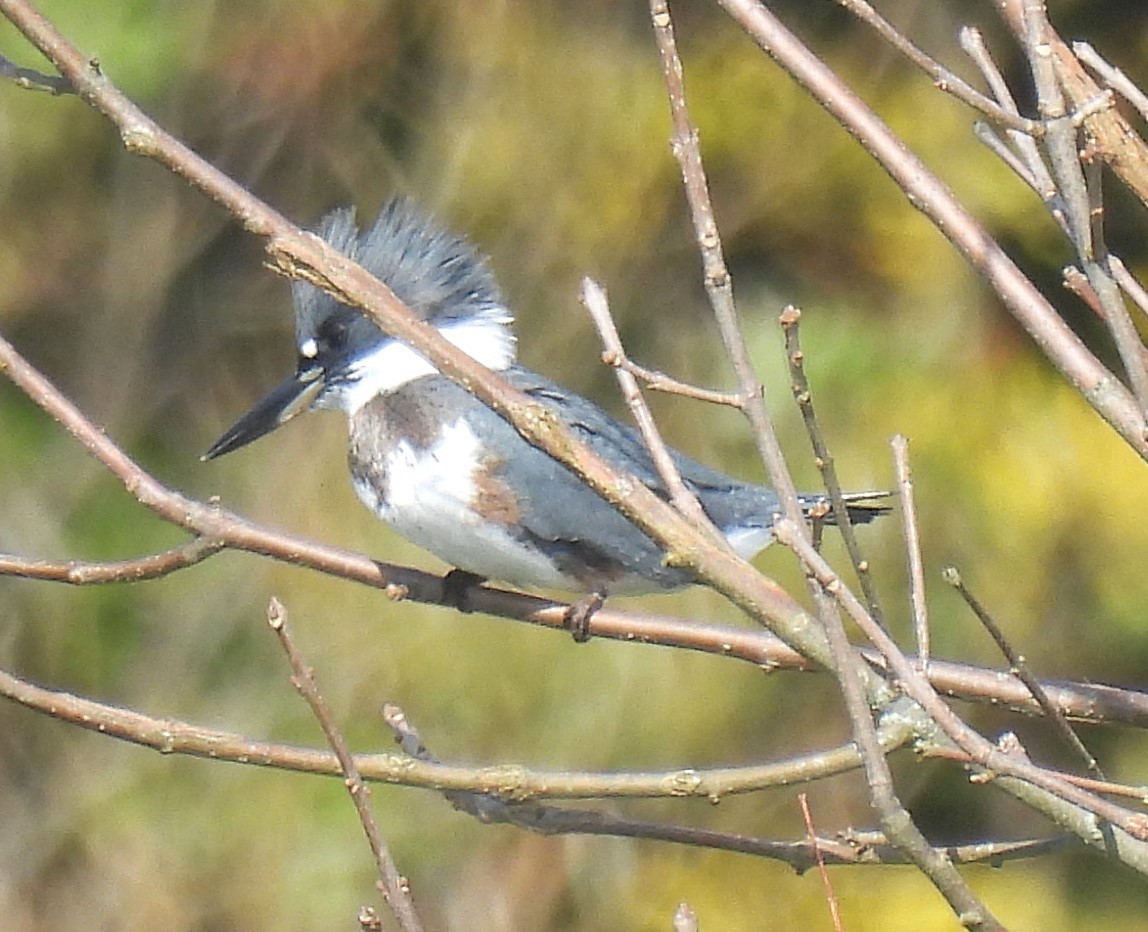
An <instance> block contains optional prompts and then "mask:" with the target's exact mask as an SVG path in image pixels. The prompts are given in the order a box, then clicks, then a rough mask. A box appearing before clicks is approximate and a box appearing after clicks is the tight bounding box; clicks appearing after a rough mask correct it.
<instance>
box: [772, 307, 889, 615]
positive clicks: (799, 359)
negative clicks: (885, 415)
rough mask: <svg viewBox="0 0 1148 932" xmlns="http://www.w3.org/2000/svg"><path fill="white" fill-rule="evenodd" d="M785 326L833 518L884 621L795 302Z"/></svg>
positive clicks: (797, 394)
mask: <svg viewBox="0 0 1148 932" xmlns="http://www.w3.org/2000/svg"><path fill="white" fill-rule="evenodd" d="M779 319H780V322H781V330H782V332H783V333H784V334H785V358H786V359H787V360H788V362H789V377H790V385H791V387H792V389H793V398H794V400H795V401H796V402H797V407H798V410H800V411H801V418H802V420H803V421H804V423H805V432H806V433H807V434H808V435H809V443H810V445H811V446H812V447H813V462H814V463H815V464H816V465H817V469H818V470H819V471H820V473H821V479H822V481H823V482H824V483H825V488H826V490H827V491H828V492H829V501H830V502H831V503H832V506H833V518H834V520H835V521H836V523H837V528H838V530H839V531H840V532H841V538H842V540H844V541H845V549H846V551H847V552H848V554H849V560H850V562H851V563H852V564H853V571H854V572H855V573H856V574H857V579H858V580H859V581H860V583H861V592H862V594H863V595H864V596H865V603H866V605H867V606H868V607H869V612H870V614H872V616H873V617H874V618H875V619H876V620H877V623H878V624H884V616H883V614H882V612H881V604H880V601H879V600H878V597H877V588H876V586H874V585H873V575H872V574H871V573H870V572H869V561H868V560H866V559H865V557H864V555H863V554H862V553H861V545H860V543H858V541H857V534H856V533H855V532H854V530H853V522H852V521H851V520H850V518H849V508H848V507H847V506H846V504H845V497H844V494H843V492H842V488H841V482H840V481H839V480H838V478H837V467H836V466H834V464H833V454H832V453H830V451H829V444H827V443H826V442H825V435H824V434H823V433H822V432H821V424H820V422H819V421H818V419H817V412H816V411H815V410H814V408H813V392H812V390H811V389H810V387H809V379H808V377H807V376H806V374H805V353H804V351H803V350H802V349H801V330H800V327H801V311H800V310H799V309H798V308H796V307H794V306H793V305H792V304H790V305H787V306H786V308H785V310H783V311H782V312H781V317H780V318H779Z"/></svg>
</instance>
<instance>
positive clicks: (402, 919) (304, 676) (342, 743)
mask: <svg viewBox="0 0 1148 932" xmlns="http://www.w3.org/2000/svg"><path fill="white" fill-rule="evenodd" d="M267 624H268V625H270V626H271V630H272V631H274V632H275V634H276V635H277V636H278V638H279V644H280V645H281V646H282V648H283V652H284V653H285V654H286V655H287V660H288V662H289V663H290V664H291V670H292V671H293V676H292V677H291V682H292V684H293V685H294V686H295V688H296V689H297V690H298V691H299V694H300V695H301V696H302V697H303V698H304V699H306V700H307V705H309V706H310V707H311V711H312V712H313V713H314V715H315V718H316V720H317V721H318V722H319V727H320V728H322V729H323V734H324V735H326V737H327V743H328V744H329V745H330V746H331V750H332V751H333V752H334V753H335V759H336V760H337V761H338V762H339V772H340V773H341V774H342V775H343V783H344V785H345V786H346V787H347V792H348V793H350V795H351V802H352V803H354V806H355V813H356V814H357V815H358V817H359V824H360V825H362V827H363V833H364V834H365V835H366V836H367V844H369V845H370V847H371V854H373V855H374V858H375V869H376V870H377V871H378V874H379V880H378V888H379V892H380V893H382V894H383V899H384V900H386V902H387V906H389V907H390V909H391V913H392V914H393V915H394V917H395V920H396V921H397V922H398V924H399V927H400V928H402V929H404V930H406V932H420V930H421V929H422V923H421V922H420V921H419V917H418V914H417V913H416V912H415V904H414V902H413V901H412V899H411V888H410V884H409V883H408V882H407V879H406V878H405V877H404V876H402V875H401V874H400V873H399V870H398V867H397V866H396V865H395V860H394V858H393V857H392V856H391V850H390V847H389V846H388V845H387V843H386V841H385V840H384V839H383V836H382V833H381V832H380V831H379V826H378V823H377V822H375V816H374V813H373V812H371V804H370V796H371V789H370V787H369V786H367V784H366V783H365V782H364V781H363V777H362V774H360V773H359V768H358V766H357V765H356V764H355V758H354V757H353V756H352V755H351V749H350V748H349V747H348V746H347V740H346V739H345V738H344V737H343V733H342V732H341V731H340V730H339V726H338V725H336V724H335V718H334V716H333V715H332V714H331V709H330V707H329V706H328V705H327V700H326V699H324V698H323V694H322V693H321V692H320V691H319V684H318V683H316V682H315V672H314V671H313V670H312V669H311V668H310V667H309V666H308V665H307V662H306V661H305V660H304V659H303V654H302V653H301V652H300V650H299V647H298V645H297V644H296V643H295V639H294V637H292V635H291V629H290V627H289V626H288V624H287V610H286V609H285V608H284V607H283V603H281V602H280V601H279V600H278V599H276V598H275V597H274V596H272V598H271V602H270V603H269V604H268V606H267Z"/></svg>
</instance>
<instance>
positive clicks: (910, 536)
mask: <svg viewBox="0 0 1148 932" xmlns="http://www.w3.org/2000/svg"><path fill="white" fill-rule="evenodd" d="M890 444H891V446H892V447H893V463H894V466H895V468H896V471H897V493H898V495H899V497H900V499H901V526H902V532H903V534H904V537H905V555H906V557H907V558H908V564H909V605H910V607H911V609H912V613H913V631H914V632H915V634H916V639H917V656H918V658H919V660H920V662H921V669H922V670H923V671H925V672H926V673H927V672H928V669H929V653H930V651H929V641H930V638H929V603H928V600H927V599H926V598H925V567H924V563H923V562H922V560H921V532H920V529H919V528H918V527H917V501H916V498H915V497H914V494H913V472H912V469H911V467H910V466H909V441H908V438H906V437H904V436H902V435H901V434H897V435H896V436H895V437H894V438H893V439H892V440H891V441H890ZM878 620H880V619H878Z"/></svg>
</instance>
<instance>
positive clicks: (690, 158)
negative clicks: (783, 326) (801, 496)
mask: <svg viewBox="0 0 1148 932" xmlns="http://www.w3.org/2000/svg"><path fill="white" fill-rule="evenodd" d="M650 19H651V21H652V22H653V25H654V40H655V42H656V43H657V47H658V55H659V57H660V59H661V63H662V77H663V78H664V80H665V83H666V94H667V96H668V98H669V103H670V120H671V122H672V124H673V135H672V137H671V139H670V148H671V150H672V152H673V154H674V158H675V159H677V162H678V167H679V168H680V170H681V173H682V183H683V186H684V187H685V193H686V201H687V202H688V204H689V208H690V217H691V219H692V221H693V225H694V235H695V238H696V240H697V244H698V250H699V252H700V253H701V259H702V269H703V273H704V278H705V289H706V294H707V295H708V296H709V300H710V305H711V306H712V308H713V312H714V319H715V320H716V321H717V325H718V330H719V332H720V333H721V338H722V343H723V344H724V345H725V350H726V354H727V356H728V357H729V360H730V362H731V364H732V365H733V369H734V373H735V375H736V376H737V381H738V388H739V391H740V393H741V395H742V396H743V397H744V398H745V399H746V404H745V414H746V417H747V418H748V419H749V422H750V426H751V427H752V428H753V436H754V441H755V443H756V444H757V448H758V453H759V454H760V456H761V459H762V462H763V463H764V464H765V469H766V473H767V474H768V476H769V481H770V482H771V483H773V487H774V488H775V489H776V490H777V494H778V497H779V498H780V499H781V506H782V509H783V511H784V513H785V515H786V516H787V517H788V518H790V519H791V520H792V521H794V522H795V523H797V524H802V525H803V524H804V521H803V516H802V512H801V505H800V504H799V503H798V501H797V488H796V486H794V484H793V478H792V477H791V476H790V474H789V468H788V467H787V466H786V464H785V457H784V455H783V454H782V452H781V444H780V443H779V442H778V440H777V432H776V430H775V429H774V426H773V421H772V419H771V418H770V416H769V411H768V410H767V409H766V406H765V388H764V386H763V385H762V384H761V380H760V379H759V378H758V377H757V374H756V373H755V372H754V368H753V362H752V361H751V360H750V357H749V350H748V349H747V348H746V345H745V340H744V338H743V337H742V333H741V325H740V323H739V322H738V316H737V306H736V305H735V303H734V299H733V280H732V279H731V278H730V274H729V269H728V268H727V267H726V263H725V253H724V251H723V249H722V243H721V235H720V233H719V232H718V227H717V221H716V220H715V219H714V209H713V203H712V201H711V200H710V194H709V183H708V182H707V181H706V174H705V168H704V166H703V165H702V154H701V146H700V145H699V143H698V131H697V128H696V127H695V126H694V125H693V121H692V120H691V119H690V114H689V109H688V107H687V106H686V87H685V77H684V75H683V72H682V60H681V58H680V57H679V55H678V47H677V40H676V39H675V38H674V23H673V19H672V17H671V16H670V7H669V4H668V3H667V2H666V0H650Z"/></svg>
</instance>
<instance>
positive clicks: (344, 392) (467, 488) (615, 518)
mask: <svg viewBox="0 0 1148 932" xmlns="http://www.w3.org/2000/svg"><path fill="white" fill-rule="evenodd" d="M317 232H318V233H319V235H320V236H322V237H323V238H324V239H325V240H327V242H329V243H330V244H331V245H332V246H333V247H334V248H335V249H337V250H338V251H340V252H342V253H343V254H345V255H346V256H348V257H350V258H351V259H353V260H355V261H356V262H358V263H359V264H360V265H361V266H363V268H365V269H366V270H367V271H369V272H371V273H372V274H373V275H375V276H376V277H377V278H379V279H381V280H382V281H383V282H385V283H386V284H387V285H388V286H389V287H390V289H391V290H392V291H393V292H394V293H395V294H396V295H397V296H398V297H399V298H400V299H401V300H402V301H403V302H404V303H405V304H406V305H407V306H408V307H410V308H411V310H413V311H414V312H415V313H416V314H417V315H418V316H419V317H420V318H422V319H423V320H425V321H426V322H427V323H429V324H431V325H432V326H434V327H436V328H437V329H438V330H439V332H440V333H441V334H442V335H443V336H444V337H445V338H446V339H447V340H449V341H450V342H451V343H453V344H455V346H457V347H459V348H460V349H461V350H463V351H464V352H466V353H468V354H469V355H470V356H472V357H474V358H475V359H477V360H478V361H479V362H481V363H483V364H484V365H486V366H488V367H489V368H491V369H494V370H497V371H499V372H500V373H501V374H502V376H503V377H504V378H505V379H506V380H507V381H508V382H510V384H511V385H513V386H515V387H516V388H518V389H519V390H521V391H523V392H525V393H526V394H528V395H530V396H531V397H533V398H535V399H537V400H538V401H540V402H542V403H544V404H546V405H548V406H549V407H550V408H551V409H552V410H553V411H554V412H555V413H556V414H557V415H558V416H559V417H560V418H561V419H562V420H563V421H564V422H565V423H566V425H567V426H568V427H569V428H570V429H571V430H572V431H573V432H574V434H575V435H576V436H577V437H578V438H579V439H581V440H582V441H584V442H585V443H587V444H588V445H589V446H590V447H591V448H593V449H594V450H595V451H596V452H598V453H599V454H601V455H602V456H604V457H605V458H606V459H608V460H609V461H610V462H612V463H613V464H615V465H616V466H618V467H619V468H620V469H622V470H624V471H626V472H629V473H632V474H633V475H635V476H636V477H637V478H638V479H639V480H641V481H642V482H643V483H644V484H645V485H647V486H648V487H649V488H650V489H652V490H653V491H654V492H655V493H656V494H658V495H660V496H662V497H663V498H665V497H667V493H666V491H665V488H664V486H663V484H662V481H661V480H660V478H659V477H658V473H657V470H656V469H655V467H654V465H653V463H652V461H651V458H650V455H649V453H648V452H647V450H646V447H645V445H644V443H643V441H642V439H641V437H640V435H639V434H638V433H637V432H636V431H635V430H634V429H633V428H631V427H627V426H625V425H623V424H621V423H619V422H618V421H616V420H614V419H613V418H612V417H610V416H609V415H608V414H606V412H604V411H602V410H601V409H600V408H598V407H597V406H596V405H594V404H593V403H591V402H590V401H587V400H586V399H585V398H581V397H579V396H578V395H576V394H573V393H572V392H569V391H567V390H566V389H564V388H562V387H561V386H559V385H557V384H555V383H554V382H551V381H550V380H548V379H546V378H544V377H543V376H540V375H537V374H535V373H533V372H530V371H529V370H527V369H524V368H522V367H521V366H518V365H516V364H515V338H514V334H513V333H512V331H511V329H510V325H511V323H512V321H513V318H512V316H511V314H510V311H509V310H508V309H507V307H506V303H505V301H504V300H503V298H502V295H501V293H500V291H499V288H498V285H497V283H496V282H495V280H494V277H493V275H492V274H491V272H490V270H489V268H488V267H487V262H486V258H485V257H484V256H483V255H481V254H480V253H479V252H477V251H476V250H475V248H474V247H473V246H472V245H471V244H470V243H469V242H467V241H466V240H465V239H463V238H461V237H458V236H455V235H453V234H451V233H449V232H447V231H446V230H444V229H441V228H440V227H438V226H437V225H436V224H435V223H434V222H432V221H431V220H430V219H429V218H428V217H427V216H425V215H424V214H422V213H421V212H420V211H419V210H418V209H417V208H415V207H414V206H412V205H411V204H410V203H409V202H408V201H406V200H404V199H394V200H391V201H390V202H389V203H388V204H387V205H386V206H385V207H384V208H383V210H382V212H381V213H380V215H379V217H378V219H377V220H376V221H375V223H374V225H373V226H371V227H370V229H368V230H366V231H365V232H360V231H359V229H358V227H357V226H356V222H355V212H354V210H353V209H351V208H340V209H336V210H334V211H333V212H331V213H329V214H328V215H327V216H326V217H324V218H323V220H322V221H321V223H320V225H319V228H318V231H317ZM292 293H293V298H294V305H295V339H296V345H297V347H298V351H299V362H298V367H297V369H296V371H295V374H294V375H293V376H292V377H291V378H289V379H288V380H287V381H285V382H284V383H283V384H282V385H280V386H279V387H278V388H276V389H275V390H274V391H272V392H271V393H270V394H269V395H268V396H267V397H266V398H264V399H263V400H262V401H260V402H259V403H258V404H256V405H255V407H254V408H252V409H251V410H250V411H249V412H248V413H247V414H245V415H244V416H243V417H241V418H240V419H239V420H238V421H237V422H236V423H235V424H234V425H233V426H232V427H231V428H230V429H229V430H228V431H227V432H226V433H225V434H224V435H223V436H222V437H220V438H219V440H218V441H216V443H215V445H214V446H212V447H211V449H210V450H208V451H207V453H206V454H204V457H203V458H204V459H205V460H206V459H212V458H214V457H217V456H222V455H223V454H224V453H230V452H231V451H232V450H236V449H238V448H239V447H242V446H244V445H245V444H248V443H250V442H251V441H253V440H256V439H258V438H259V437H261V436H263V435H264V434H267V433H269V432H271V431H272V430H274V429H275V428H277V427H279V426H280V425H282V424H284V423H286V422H287V421H288V420H289V419H291V418H292V417H294V416H295V415H296V414H299V413H300V412H302V411H306V410H318V409H338V410H341V411H344V412H345V413H346V415H347V417H348V419H349V425H350V453H349V463H350V469H351V477H352V479H353V482H354V486H355V491H356V492H357V493H358V496H359V498H360V499H361V500H362V502H363V503H364V504H365V505H366V506H367V507H368V508H370V509H371V511H373V512H374V513H375V514H376V515H377V516H378V517H379V518H381V519H382V520H383V521H386V522H387V523H388V524H390V525H391V526H393V527H394V528H395V530H397V531H398V532H399V533H400V534H402V535H403V536H404V537H406V538H407V539H408V540H410V541H412V542H413V543H415V544H418V545H419V546H421V547H423V548H425V549H426V550H429V551H430V552H431V553H433V554H435V555H437V556H438V557H440V558H441V559H443V560H445V561H446V562H447V563H449V564H451V565H452V566H454V567H456V568H457V569H458V570H461V571H463V572H464V573H466V574H470V575H472V576H475V577H480V578H484V579H495V580H501V581H503V582H506V583H510V584H512V585H516V586H538V587H542V588H552V589H562V590H567V591H575V592H582V593H593V594H597V595H600V596H604V595H605V594H606V593H607V592H610V593H616V592H635V591H637V592H641V591H651V590H656V589H672V588H676V587H679V586H683V585H687V584H689V583H691V582H694V579H693V578H692V577H691V576H690V575H689V573H688V572H687V571H685V570H683V569H680V568H676V567H670V566H667V565H666V564H665V562H664V561H663V558H662V557H663V554H662V550H661V549H660V548H659V547H658V545H657V544H655V543H654V541H652V540H651V539H650V538H649V537H647V536H646V534H645V533H644V532H643V531H641V530H640V529H639V528H638V527H636V526H635V525H634V524H632V523H631V522H630V521H629V519H627V518H626V517H624V516H623V515H622V514H621V513H619V512H618V511H615V510H614V508H613V507H612V506H611V505H609V504H608V503H607V502H606V501H605V500H603V499H602V498H600V497H599V496H598V494H597V493H595V492H594V491H593V490H592V489H591V488H590V487H589V486H587V485H586V484H585V483H584V482H583V481H582V480H581V479H579V478H578V476H577V475H575V474H574V473H573V472H571V471H570V470H569V469H567V468H566V467H565V466H564V465H562V464H561V463H559V462H558V461H557V460H555V459H553V458H552V457H551V456H550V455H549V454H547V453H545V452H543V451H542V450H539V449H537V448H535V447H533V446H531V445H530V444H529V443H527V441H526V440H524V439H523V438H522V437H521V436H520V435H519V434H518V432H517V431H516V430H515V429H514V427H513V426H511V425H510V424H509V423H508V422H507V421H505V420H504V419H503V418H502V417H501V416H499V415H498V414H496V413H495V412H494V411H492V410H490V409H489V408H487V407H486V406H485V405H484V404H483V403H482V402H481V401H479V400H478V399H476V398H474V397H473V396H471V395H469V394H468V393H467V392H466V390H465V389H463V388H461V387H460V386H458V385H456V384H455V383H454V382H452V381H451V380H450V379H448V378H446V377H445V376H443V375H440V374H439V373H438V372H437V371H436V370H435V369H434V367H433V366H431V364H430V363H429V362H427V361H426V360H425V359H424V358H423V357H422V356H420V355H419V354H418V353H417V352H416V351H415V350H413V349H411V348H409V347H408V346H406V345H404V344H403V343H400V342H399V341H397V340H394V339H392V338H391V337H389V336H387V335H386V334H385V333H383V332H382V330H380V329H379V328H378V327H377V326H376V325H375V323H374V322H373V321H371V320H370V319H369V318H368V317H366V316H365V315H364V314H363V313H362V312H361V311H359V310H356V309H355V308H352V307H349V306H347V305H345V304H341V303H339V302H338V301H337V300H336V299H335V298H333V297H331V296H330V295H328V294H326V293H325V292H323V291H321V290H320V289H318V288H316V287H315V286H313V285H310V284H308V283H306V282H301V281H295V282H292ZM673 458H674V462H675V463H676V465H677V467H678V470H679V471H680V473H681V475H682V478H683V480H684V481H685V483H686V485H687V486H688V487H689V488H690V489H691V490H692V491H693V492H694V493H695V494H696V495H697V497H698V499H699V501H700V502H701V505H702V508H703V509H704V510H705V512H706V513H707V514H708V515H709V517H710V519H711V520H712V521H713V523H714V525H715V526H716V527H717V528H718V529H719V530H720V531H721V533H722V534H723V535H724V536H725V537H726V539H727V540H728V541H729V544H730V546H731V548H732V549H733V550H734V551H735V552H737V553H738V554H739V555H741V556H742V557H745V558H749V557H752V556H754V555H755V554H757V553H758V552H759V551H761V550H762V549H764V548H765V547H766V546H768V545H769V544H770V543H772V541H773V532H772V526H773V523H774V521H775V520H776V519H777V517H778V516H779V515H780V513H781V505H780V502H779V500H778V497H777V495H776V494H775V493H774V491H773V490H772V489H770V488H768V487H766V486H762V485H753V484H751V483H747V482H742V481H740V480H738V479H734V478H731V477H730V476H726V475H724V474H723V473H721V472H718V471H717V470H714V469H711V468H709V467H708V466H703V465H702V464H701V463H698V462H695V461H694V460H691V459H689V458H687V457H686V456H683V455H682V454H680V453H674V454H673ZM886 494H887V493H881V492H863V493H854V494H851V495H849V496H848V497H847V502H848V507H849V512H850V516H851V518H852V519H853V520H854V521H858V522H867V521H870V520H871V519H872V518H874V517H875V516H877V515H880V514H883V513H885V512H887V511H888V510H889V509H888V506H886V505H884V504H882V503H881V501H880V500H881V499H882V498H884V497H885V496H886ZM825 503H826V500H825V498H824V496H821V495H802V496H801V504H802V507H803V508H804V509H805V511H806V513H807V514H808V513H809V512H811V511H812V510H813V509H814V508H818V507H819V506H822V507H823V506H824V505H825Z"/></svg>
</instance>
